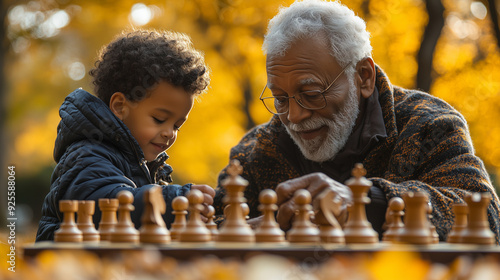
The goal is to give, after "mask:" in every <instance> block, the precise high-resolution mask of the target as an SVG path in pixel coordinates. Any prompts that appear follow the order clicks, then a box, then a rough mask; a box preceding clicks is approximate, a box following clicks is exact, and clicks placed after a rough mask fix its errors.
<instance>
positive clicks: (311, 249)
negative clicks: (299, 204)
mask: <svg viewBox="0 0 500 280" xmlns="http://www.w3.org/2000/svg"><path fill="white" fill-rule="evenodd" d="M46 250H53V251H87V252H92V253H94V254H96V255H97V256H99V257H113V256H117V255H120V254H122V253H124V252H133V251H158V252H160V253H161V254H162V255H163V256H165V257H172V258H175V259H177V260H179V261H190V260H192V259H195V258H200V257H207V256H215V257H218V258H220V259H228V258H231V259H238V260H245V259H248V258H250V257H252V256H255V255H259V254H270V255H276V256H281V257H285V258H289V259H293V260H294V261H297V262H305V263H307V262H312V263H322V262H324V261H326V260H328V259H330V258H331V257H336V256H341V255H349V256H352V255H356V254H360V255H372V254H374V253H377V252H389V251H396V252H400V251H404V252H414V253H417V254H418V255H419V256H420V257H421V258H422V259H424V260H428V261H430V262H432V263H442V264H450V263H452V262H453V261H454V260H456V259H457V258H458V257H460V256H469V257H471V258H472V259H476V258H479V257H485V256H493V257H496V258H498V259H500V246H478V245H472V244H471V245H467V244H451V243H445V242H441V243H439V244H431V245H407V244H391V243H384V242H380V243H376V244H350V245H335V244H290V243H283V244H279V245H277V244H273V243H253V244H249V243H230V242H226V243H216V242H208V243H194V242H191V243H190V242H182V243H181V242H171V243H170V244H166V245H152V244H141V243H137V244H130V243H111V242H97V243H92V242H84V243H56V242H51V241H44V242H37V243H35V244H29V245H26V246H24V248H23V254H24V258H27V259H30V258H34V257H36V256H37V255H39V254H40V253H42V252H43V251H46Z"/></svg>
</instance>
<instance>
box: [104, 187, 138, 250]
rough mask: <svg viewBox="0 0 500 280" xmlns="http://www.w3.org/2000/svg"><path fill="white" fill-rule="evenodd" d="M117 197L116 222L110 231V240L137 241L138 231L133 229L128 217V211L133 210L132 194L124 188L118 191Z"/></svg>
mask: <svg viewBox="0 0 500 280" xmlns="http://www.w3.org/2000/svg"><path fill="white" fill-rule="evenodd" d="M117 197H118V203H119V206H118V222H117V223H116V225H115V229H114V230H113V232H112V233H111V237H110V241H111V242H127V243H139V231H138V230H137V229H135V227H134V223H133V222H132V219H131V218H130V212H132V211H134V205H132V203H133V202H134V195H133V194H132V193H131V192H129V191H126V190H123V191H120V192H119V193H118V195H117Z"/></svg>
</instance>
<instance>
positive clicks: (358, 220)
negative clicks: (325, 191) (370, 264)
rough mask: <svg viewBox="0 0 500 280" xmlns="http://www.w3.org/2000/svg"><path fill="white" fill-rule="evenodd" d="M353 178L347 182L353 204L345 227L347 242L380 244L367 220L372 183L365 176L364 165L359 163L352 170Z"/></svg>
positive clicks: (376, 234)
mask: <svg viewBox="0 0 500 280" xmlns="http://www.w3.org/2000/svg"><path fill="white" fill-rule="evenodd" d="M352 175H353V178H351V179H349V180H347V182H346V185H347V186H348V187H349V188H350V189H351V191H352V200H353V204H352V205H351V207H350V210H349V217H348V219H347V222H346V224H345V227H344V235H345V241H346V243H348V244H351V243H365V244H367V243H368V244H371V243H378V242H379V240H378V233H377V232H376V231H375V230H374V229H373V227H372V225H371V223H370V222H368V219H367V218H366V207H365V204H368V203H370V198H369V197H368V196H367V193H368V191H369V190H370V187H371V186H372V182H370V181H368V180H367V179H366V178H365V177H364V176H365V175H366V170H365V169H364V168H363V164H361V163H357V164H356V165H355V166H354V169H353V170H352Z"/></svg>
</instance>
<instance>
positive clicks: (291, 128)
mask: <svg viewBox="0 0 500 280" xmlns="http://www.w3.org/2000/svg"><path fill="white" fill-rule="evenodd" d="M348 80H349V96H348V97H347V100H346V102H345V104H344V106H343V107H342V108H341V109H340V111H339V112H338V113H335V114H333V116H332V118H331V119H325V118H322V117H320V116H317V115H316V116H314V117H312V118H310V119H307V120H305V121H303V122H301V123H299V124H293V123H289V124H288V125H285V128H286V130H287V131H288V134H289V135H290V137H292V139H293V141H294V142H295V144H296V145H297V146H298V147H299V149H300V151H301V152H302V154H303V155H304V157H305V158H307V159H309V160H312V161H315V162H324V161H327V160H330V159H333V158H334V157H335V156H336V155H337V153H338V152H339V151H340V150H341V149H342V148H343V147H344V145H345V144H346V142H347V139H348V138H349V136H350V135H351V133H352V130H353V128H354V125H355V123H356V118H357V117H358V115H359V104H358V98H357V94H356V86H355V85H354V81H353V79H348ZM325 125H326V126H327V127H328V134H327V136H326V137H322V136H318V137H316V138H314V139H311V140H305V139H303V138H302V137H300V135H299V133H298V132H299V131H306V130H313V129H317V128H320V127H321V126H325Z"/></svg>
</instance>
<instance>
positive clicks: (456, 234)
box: [446, 203, 469, 243]
mask: <svg viewBox="0 0 500 280" xmlns="http://www.w3.org/2000/svg"><path fill="white" fill-rule="evenodd" d="M468 213H469V208H468V207H467V204H466V203H455V204H453V214H455V221H454V223H453V226H452V227H451V231H450V233H448V237H447V238H446V242H448V243H462V236H463V232H464V230H465V229H466V228H467V214H468Z"/></svg>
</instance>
